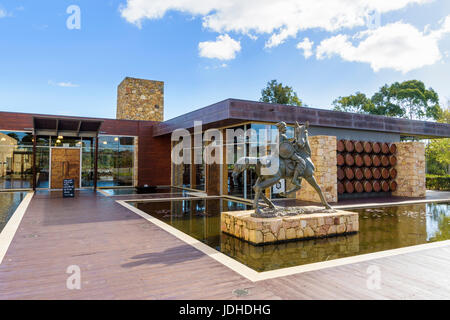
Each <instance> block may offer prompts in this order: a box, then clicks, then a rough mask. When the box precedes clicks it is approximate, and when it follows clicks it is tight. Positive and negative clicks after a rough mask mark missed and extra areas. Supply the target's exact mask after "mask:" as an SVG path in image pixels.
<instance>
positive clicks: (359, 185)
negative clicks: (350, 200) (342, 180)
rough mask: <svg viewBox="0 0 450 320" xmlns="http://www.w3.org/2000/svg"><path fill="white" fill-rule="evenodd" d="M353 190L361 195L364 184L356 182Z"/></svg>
mask: <svg viewBox="0 0 450 320" xmlns="http://www.w3.org/2000/svg"><path fill="white" fill-rule="evenodd" d="M353 188H355V190H356V192H358V193H361V192H363V191H364V187H363V184H362V183H361V182H360V181H356V182H355V183H354V184H353Z"/></svg>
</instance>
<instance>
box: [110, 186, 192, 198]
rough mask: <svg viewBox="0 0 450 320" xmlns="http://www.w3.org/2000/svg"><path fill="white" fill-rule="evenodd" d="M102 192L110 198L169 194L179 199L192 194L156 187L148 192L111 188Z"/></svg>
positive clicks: (186, 191)
mask: <svg viewBox="0 0 450 320" xmlns="http://www.w3.org/2000/svg"><path fill="white" fill-rule="evenodd" d="M101 190H102V191H103V192H105V193H107V194H108V195H110V196H123V195H135V194H171V195H173V196H174V197H181V196H185V195H189V194H192V193H193V192H192V191H188V190H183V189H178V188H171V187H157V188H154V189H148V190H139V189H137V188H112V189H101Z"/></svg>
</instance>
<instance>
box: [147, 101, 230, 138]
mask: <svg viewBox="0 0 450 320" xmlns="http://www.w3.org/2000/svg"><path fill="white" fill-rule="evenodd" d="M228 109H229V101H228V100H225V101H221V102H218V103H216V104H213V105H210V106H208V107H205V108H202V109H198V110H195V111H192V112H189V113H186V114H184V115H182V116H179V117H176V118H173V119H171V120H168V121H164V122H161V123H159V124H158V125H157V126H156V127H155V131H154V135H155V136H160V135H164V134H169V133H172V131H174V130H176V129H189V128H192V127H193V126H194V121H197V120H199V121H202V122H203V123H204V124H212V123H216V122H220V121H226V120H227V119H229V118H230V116H229V111H228ZM204 129H205V127H204Z"/></svg>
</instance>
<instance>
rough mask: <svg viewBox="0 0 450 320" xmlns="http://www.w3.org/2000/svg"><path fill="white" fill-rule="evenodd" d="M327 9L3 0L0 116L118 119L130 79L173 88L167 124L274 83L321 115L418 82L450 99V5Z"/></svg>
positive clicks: (381, 2) (184, 1)
mask: <svg viewBox="0 0 450 320" xmlns="http://www.w3.org/2000/svg"><path fill="white" fill-rule="evenodd" d="M321 1H322V5H323V8H322V7H319V8H317V7H313V5H312V4H313V3H314V4H315V3H318V2H319V1H315V2H312V0H292V1H290V0H280V1H277V0H271V1H266V0H261V1H255V0H246V1H236V0H223V1H218V0H210V1H204V0H196V1H194V0H165V1H162V0H153V1H145V0H144V1H143V0H128V1H127V0H105V1H100V0H99V1H89V0H79V1H76V0H72V1H64V0H58V1H50V0H40V1H35V0H28V1H20V0H17V1H15V0H8V1H4V0H0V110H1V111H17V112H35V113H44V114H62V115H79V116H89V117H106V118H114V117H115V108H116V88H117V85H118V84H119V83H120V82H121V81H122V79H123V78H124V77H126V76H131V77H139V78H146V79H155V80H162V81H164V82H165V98H166V101H165V118H166V119H170V118H173V117H175V116H178V115H181V114H183V113H186V112H188V111H191V110H195V109H198V108H200V107H203V106H206V105H208V104H211V103H214V102H217V101H220V100H223V99H226V98H239V99H250V100H258V99H259V97H260V91H261V89H262V88H263V87H264V86H265V84H266V83H267V81H269V80H271V79H277V80H279V81H281V82H283V83H285V84H288V85H290V86H292V87H293V88H294V89H295V91H296V92H297V93H298V95H299V97H300V98H301V99H302V100H303V101H304V102H305V103H306V104H308V105H309V106H312V107H319V108H331V103H332V101H333V100H334V99H335V98H337V97H339V96H343V95H349V94H352V93H354V92H356V91H361V92H365V93H367V94H369V95H372V94H373V93H374V92H375V91H376V90H377V89H378V88H379V87H380V86H382V85H384V84H385V83H391V82H394V81H403V80H408V79H419V80H422V81H424V82H425V84H426V85H427V86H431V87H433V88H434V89H435V90H436V91H437V92H438V93H439V95H440V97H441V99H442V100H443V101H446V98H448V99H450V85H449V83H450V57H449V52H450V18H448V19H447V20H445V19H446V18H447V17H450V1H446V0H435V1H432V0H398V1H397V4H396V5H393V4H392V3H393V1H386V0H371V1H373V2H372V3H376V6H375V7H373V5H372V4H370V5H369V4H367V3H370V2H367V1H368V0H354V1H349V0H340V1H336V0H321ZM332 1H334V2H332ZM338 2H340V3H339V7H338V8H334V7H333V5H335V4H336V3H338ZM394 2H395V1H394ZM223 3H226V4H227V6H223ZM70 5H77V6H79V8H80V10H81V28H80V29H79V30H77V29H75V30H70V29H68V28H67V26H66V20H67V19H68V18H69V16H70V14H67V13H66V10H67V8H68V7H69V6H70ZM274 5H275V6H274ZM371 6H372V7H371ZM296 10H298V11H296ZM339 10H341V11H339ZM367 12H369V14H367ZM374 12H379V14H375V13H374ZM378 16H379V17H380V19H379V20H377V19H373V20H367V17H375V18H376V17H378ZM367 21H374V23H372V24H367ZM377 21H379V23H378V22H377ZM305 38H307V39H308V41H309V42H308V41H306V42H305ZM201 43H203V44H201ZM299 43H303V44H305V43H313V45H312V48H311V52H309V53H308V52H306V53H307V54H306V55H305V51H304V50H303V49H299V48H297V47H298V46H299ZM300 46H301V47H303V46H302V45H300Z"/></svg>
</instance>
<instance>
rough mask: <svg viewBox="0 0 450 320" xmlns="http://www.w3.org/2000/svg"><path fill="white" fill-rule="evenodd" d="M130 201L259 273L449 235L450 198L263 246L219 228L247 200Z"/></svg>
mask: <svg viewBox="0 0 450 320" xmlns="http://www.w3.org/2000/svg"><path fill="white" fill-rule="evenodd" d="M132 204H133V205H134V206H135V207H137V208H138V209H140V210H142V211H144V212H146V213H148V214H150V215H151V216H153V217H155V218H158V219H160V220H162V221H164V222H166V223H167V224H170V225H172V226H173V227H175V228H177V229H178V230H180V231H182V232H184V233H186V234H188V235H190V236H192V237H194V238H196V239H198V240H200V241H202V242H204V243H206V244H207V245H209V246H210V247H213V248H215V249H216V250H219V251H221V252H222V253H224V254H226V255H228V256H230V257H232V258H233V259H236V260H238V261H239V262H241V263H243V264H245V265H247V266H249V267H250V268H252V269H254V270H256V271H260V272H261V271H269V270H274V269H279V268H286V267H292V266H298V265H304V264H309V263H314V262H322V261H327V260H332V259H338V258H344V257H349V256H355V255H360V254H366V253H372V252H377V251H384V250H390V249H396V248H402V247H407V246H413V245H418V244H424V243H429V242H435V241H442V240H448V239H450V210H449V205H450V203H440V204H434V203H429V204H415V205H406V206H396V207H386V208H376V209H357V210H352V211H355V212H358V213H359V227H360V231H359V232H358V233H357V234H352V235H347V236H337V237H333V238H325V239H315V240H305V241H296V242H287V243H282V244H274V245H265V246H253V245H251V244H249V243H247V242H244V241H242V240H239V239H237V238H234V237H231V236H228V235H226V234H222V233H221V232H220V212H224V211H236V210H249V209H250V207H249V205H247V204H243V203H239V202H235V201H229V200H224V199H207V200H205V199H198V200H183V201H182V200H179V201H170V202H168V201H167V202H141V203H138V202H135V203H132Z"/></svg>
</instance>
